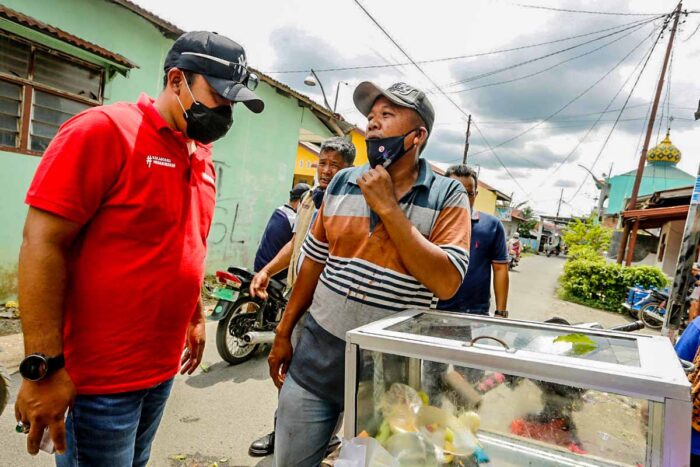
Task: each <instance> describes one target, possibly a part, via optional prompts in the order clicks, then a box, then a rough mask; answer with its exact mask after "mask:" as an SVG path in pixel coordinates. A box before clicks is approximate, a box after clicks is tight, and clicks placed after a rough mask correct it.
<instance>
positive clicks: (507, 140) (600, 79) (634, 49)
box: [472, 31, 653, 156]
mask: <svg viewBox="0 0 700 467" xmlns="http://www.w3.org/2000/svg"><path fill="white" fill-rule="evenodd" d="M652 34H653V31H652V33H651V34H649V35H648V36H647V37H645V38H644V39H642V40H641V41H640V42H639V43H637V45H635V46H634V47H633V48H632V50H630V51H629V52H627V54H626V55H625V56H624V57H622V59H621V60H620V61H618V62H617V63H616V64H615V65H614V66H613V67H612V68H611V69H610V70H608V71H607V72H606V73H605V74H604V75H603V76H601V77H600V78H598V80H596V81H595V82H594V83H593V84H591V85H590V86H589V87H588V88H586V89H584V90H583V91H582V92H580V93H579V94H578V95H577V96H576V97H574V98H573V99H571V100H570V101H568V102H567V103H566V104H564V105H563V106H562V107H560V108H559V109H558V110H556V111H555V112H553V113H551V114H549V115H548V116H547V117H546V118H544V119H542V120H540V121H539V122H537V123H535V124H534V125H532V126H530V127H529V128H527V129H525V130H524V131H522V132H520V133H518V134H517V135H515V136H512V137H510V138H508V139H506V140H504V141H501V142H500V143H498V144H497V145H496V146H494V147H496V148H498V147H501V146H504V145H506V144H508V143H511V142H513V141H515V140H516V139H518V138H521V137H522V136H524V135H526V134H528V133H529V132H531V131H532V130H534V129H536V128H538V127H539V126H540V125H542V124H543V123H546V122H548V121H549V120H550V119H552V118H554V117H556V116H557V115H559V114H560V113H561V112H563V111H564V110H565V109H566V108H567V107H569V106H570V105H571V104H573V103H574V102H576V101H577V100H579V99H580V98H582V97H583V96H585V95H586V94H587V93H588V92H590V91H591V90H592V89H593V88H594V87H595V86H597V85H598V84H599V83H600V82H601V81H603V80H604V79H605V78H607V77H608V76H609V75H610V74H612V72H613V71H615V70H616V69H617V68H618V67H619V66H620V65H622V64H623V63H624V62H625V61H626V60H627V59H628V58H629V57H630V55H632V54H633V53H634V52H635V51H636V50H637V49H638V48H639V47H640V46H641V45H642V44H644V43H645V42H646V41H647V40H648V39H649V37H651V35H652ZM484 152H486V150H481V151H477V152H475V153H474V154H473V155H472V156H477V155H479V154H482V153H484Z"/></svg>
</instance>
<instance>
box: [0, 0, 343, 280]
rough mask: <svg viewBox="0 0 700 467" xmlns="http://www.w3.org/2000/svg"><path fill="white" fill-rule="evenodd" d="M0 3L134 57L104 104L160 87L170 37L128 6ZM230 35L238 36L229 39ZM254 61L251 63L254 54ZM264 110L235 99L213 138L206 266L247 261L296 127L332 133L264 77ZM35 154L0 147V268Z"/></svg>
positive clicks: (281, 185)
mask: <svg viewBox="0 0 700 467" xmlns="http://www.w3.org/2000/svg"><path fill="white" fill-rule="evenodd" d="M1 1H2V2H3V4H4V5H6V6H7V7H9V8H12V9H14V10H17V11H20V12H22V13H24V14H26V15H28V16H31V17H33V18H35V19H38V20H40V21H43V22H45V23H48V24H50V25H52V26H56V27H58V28H60V29H63V30H64V31H67V32H69V33H71V34H74V35H75V36H78V37H80V38H82V39H85V40H88V41H90V42H93V43H95V44H98V45H100V46H102V47H104V48H106V49H108V50H111V51H113V52H116V53H119V54H121V55H123V56H124V57H126V58H127V59H129V60H131V61H132V62H134V63H136V64H137V65H138V66H139V68H138V69H134V70H131V72H130V73H129V76H128V77H126V78H125V77H123V76H121V75H116V76H115V77H114V78H113V79H112V80H111V81H110V82H109V83H108V84H107V86H106V88H105V103H107V104H108V103H112V102H116V101H124V100H125V101H135V100H136V99H137V98H138V95H139V94H140V93H141V92H142V91H145V92H147V93H148V94H150V95H152V96H155V95H157V94H158V92H159V91H160V89H161V87H162V84H161V83H162V63H163V60H164V58H165V54H166V53H167V51H168V49H169V48H170V45H171V44H172V41H171V40H169V39H167V38H165V37H164V36H163V35H162V34H161V33H160V31H158V29H156V28H155V27H154V26H153V25H152V24H151V23H149V22H147V21H146V20H144V19H143V18H141V17H140V16H138V15H136V14H133V13H131V12H130V11H128V10H126V9H124V8H122V7H120V6H117V5H114V4H112V3H109V2H106V1H100V0H61V2H60V3H58V2H55V1H53V0H32V1H26V0H1ZM234 39H235V38H234ZM251 61H252V62H253V63H255V60H254V57H251ZM257 92H258V93H259V95H260V96H261V97H262V99H263V100H264V101H265V111H264V112H263V113H262V114H258V115H256V114H253V113H251V112H249V111H248V110H247V109H246V108H244V106H236V109H235V112H234V119H235V122H234V126H233V129H232V131H231V132H230V134H229V135H228V136H227V137H226V138H225V139H223V140H221V141H219V142H218V143H216V144H215V147H214V159H215V161H216V166H217V173H218V176H219V180H218V181H217V183H218V195H217V196H218V202H217V208H216V214H215V216H214V222H213V225H212V229H211V233H210V237H209V241H210V248H209V256H208V259H207V267H208V270H209V271H210V272H211V271H213V270H215V269H217V268H221V267H224V266H227V265H229V264H235V265H241V266H245V267H252V264H253V258H254V256H255V252H256V250H257V246H258V241H259V239H260V237H261V235H262V232H263V230H264V228H265V225H266V223H267V220H268V218H269V216H270V215H271V214H272V211H273V210H274V209H275V208H276V207H277V206H279V205H281V204H283V203H284V202H285V201H286V200H287V198H288V193H289V189H290V188H291V184H292V179H293V172H294V161H295V158H296V149H297V142H298V139H299V130H300V127H301V125H302V122H303V126H304V128H306V129H307V130H310V131H312V132H314V133H317V134H319V135H321V136H329V135H330V132H329V131H328V130H327V128H326V127H325V126H324V125H323V124H322V123H321V122H320V121H319V120H318V119H317V118H316V117H315V116H313V114H312V113H311V112H310V111H309V110H308V109H304V108H302V107H299V105H298V103H297V100H296V99H293V98H290V97H286V96H284V95H282V94H280V93H278V92H276V91H275V89H274V88H273V87H271V86H270V85H268V84H266V83H261V84H260V87H259V88H258V90H257ZM38 163H39V158H37V157H33V156H26V155H20V154H14V153H7V152H3V151H0V186H2V188H3V201H2V203H0V223H1V224H2V228H0V267H3V266H8V265H13V264H14V263H16V262H17V256H18V253H19V247H20V244H21V234H22V225H23V222H24V218H25V216H26V212H27V208H26V206H25V205H24V195H25V193H26V191H27V188H28V187H29V184H30V182H31V179H32V176H33V174H34V171H35V169H36V166H37V165H38Z"/></svg>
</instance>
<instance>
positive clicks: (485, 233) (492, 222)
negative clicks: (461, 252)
mask: <svg viewBox="0 0 700 467" xmlns="http://www.w3.org/2000/svg"><path fill="white" fill-rule="evenodd" d="M492 263H504V264H505V263H508V249H507V247H506V233H505V231H504V230H503V225H502V224H501V221H499V220H498V219H497V218H496V217H494V216H492V215H490V214H486V213H483V212H479V211H473V213H472V237H471V244H470V246H469V268H468V269H467V275H466V276H464V282H462V285H461V286H460V287H459V290H458V291H457V293H456V294H455V296H454V297H452V298H451V299H449V300H445V301H440V302H438V305H437V307H438V309H439V310H449V311H466V312H473V313H488V311H489V302H490V300H491V267H492Z"/></svg>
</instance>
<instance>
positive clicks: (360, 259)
mask: <svg viewBox="0 0 700 467" xmlns="http://www.w3.org/2000/svg"><path fill="white" fill-rule="evenodd" d="M368 170H369V166H367V165H365V166H362V167H357V168H351V169H346V170H344V171H342V172H339V173H338V174H336V176H335V177H334V178H333V181H332V182H331V184H330V185H329V186H328V189H327V190H326V194H325V197H324V201H323V205H322V206H321V209H320V210H319V213H318V216H317V218H316V220H315V222H314V224H313V225H312V227H311V229H310V231H309V234H308V235H307V237H306V240H305V242H304V245H303V247H302V249H303V252H304V254H305V255H306V256H307V257H308V258H309V259H311V260H313V261H316V262H319V263H324V264H325V268H324V270H323V273H322V274H321V278H320V284H319V287H317V290H316V293H315V295H314V301H313V303H312V305H311V313H312V314H313V315H314V317H315V319H316V321H317V322H318V323H319V324H320V325H321V326H322V327H324V328H325V329H327V330H329V332H332V333H333V334H334V335H336V336H337V337H340V338H342V339H344V338H345V335H344V330H345V331H346V330H348V329H344V328H345V326H342V325H340V324H339V323H342V322H343V319H344V318H343V316H344V314H345V313H346V312H347V313H349V312H350V311H349V310H351V309H352V310H354V311H353V313H356V312H357V311H358V310H357V306H358V305H360V306H364V307H368V308H370V309H371V310H370V309H368V310H366V311H368V312H369V314H368V316H369V315H372V316H376V314H377V312H379V313H380V314H386V313H390V312H396V311H401V310H405V309H410V308H434V307H435V306H436V304H437V298H436V297H435V296H434V295H433V293H432V292H431V291H430V290H428V288H427V287H425V286H424V285H423V284H421V283H420V282H418V281H417V280H416V279H415V277H413V276H412V275H411V273H410V272H409V271H408V270H407V269H406V267H405V266H404V264H403V262H402V260H401V257H400V254H399V251H398V249H397V248H396V245H394V243H393V241H392V240H391V238H390V237H389V234H388V232H387V231H386V229H385V227H384V225H383V224H382V223H381V220H380V219H379V217H378V216H377V215H376V214H375V213H373V212H371V211H370V208H369V206H368V205H367V203H366V201H365V199H364V196H363V195H362V192H361V190H360V187H359V186H358V185H357V179H358V178H359V177H361V176H362V175H363V174H364V173H365V172H366V171H368ZM399 205H400V207H401V210H402V211H403V213H404V214H405V215H406V217H407V218H408V219H409V220H410V221H411V223H412V224H413V225H414V227H415V228H416V229H417V230H418V231H419V232H420V233H421V234H422V235H423V236H425V237H426V238H427V239H428V240H430V241H431V242H432V243H434V244H435V245H437V246H439V247H440V248H441V249H442V250H443V251H444V252H445V253H446V254H447V257H448V258H449V259H450V261H451V262H452V264H453V265H454V267H455V268H456V269H457V271H458V272H459V274H460V276H461V277H462V278H464V276H465V275H466V272H467V268H468V265H469V237H470V229H471V223H470V213H469V203H468V199H467V194H466V192H465V191H464V188H463V187H462V185H461V184H460V183H459V182H457V181H456V180H452V179H448V178H445V177H441V176H436V175H435V174H434V173H433V171H432V169H431V168H430V166H429V165H428V164H427V163H426V162H425V161H424V160H423V159H419V174H418V178H417V180H416V182H415V184H414V186H413V187H412V189H411V190H410V191H409V193H408V194H406V195H405V196H404V197H403V198H402V199H401V200H400V201H399ZM348 302H353V303H355V305H353V306H349V303H348ZM348 318H349V317H348ZM356 321H357V320H356V317H355V318H353V319H348V322H352V323H353V325H354V324H357V322H356ZM331 322H332V323H331ZM334 331H335V332H334ZM338 334H340V335H338Z"/></svg>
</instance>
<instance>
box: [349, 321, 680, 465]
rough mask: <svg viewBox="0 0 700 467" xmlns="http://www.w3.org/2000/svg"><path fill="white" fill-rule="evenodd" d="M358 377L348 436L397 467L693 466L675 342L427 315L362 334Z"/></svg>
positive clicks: (355, 338)
mask: <svg viewBox="0 0 700 467" xmlns="http://www.w3.org/2000/svg"><path fill="white" fill-rule="evenodd" d="M345 372H346V378H345V380H346V383H345V384H346V387H345V437H346V438H348V439H350V438H353V437H356V436H359V437H361V438H362V437H364V438H367V437H371V438H375V439H376V440H377V441H378V442H379V444H381V446H383V448H384V449H385V450H386V451H387V452H388V453H389V454H391V456H392V457H393V458H394V461H395V462H396V463H395V464H392V465H400V466H443V465H455V466H456V465H460V466H498V467H510V466H538V467H546V466H557V467H559V466H584V465H585V466H589V465H593V466H668V467H683V466H687V465H689V456H690V418H691V409H692V404H691V401H690V385H689V383H688V379H687V377H686V376H685V373H684V371H683V368H682V366H681V364H680V362H679V360H678V358H677V357H676V354H675V352H674V350H673V346H672V345H671V343H670V341H669V340H668V339H667V338H665V337H660V336H650V335H643V334H633V333H623V332H615V331H606V330H598V329H588V328H579V327H575V326H566V325H556V324H546V323H534V322H528V321H517V320H511V319H508V320H504V319H499V318H488V317H477V316H473V315H465V314H456V313H444V312H436V311H425V310H415V311H407V312H403V313H400V314H397V315H393V316H392V317H389V318H386V319H384V320H381V321H377V322H375V323H372V324H370V325H367V326H363V327H361V328H358V329H355V330H353V331H350V332H349V333H348V334H347V350H346V367H345ZM381 465H387V464H381Z"/></svg>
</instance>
